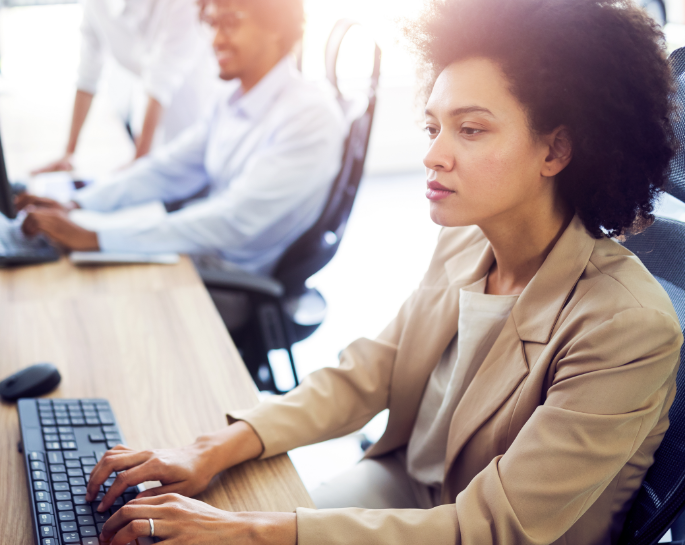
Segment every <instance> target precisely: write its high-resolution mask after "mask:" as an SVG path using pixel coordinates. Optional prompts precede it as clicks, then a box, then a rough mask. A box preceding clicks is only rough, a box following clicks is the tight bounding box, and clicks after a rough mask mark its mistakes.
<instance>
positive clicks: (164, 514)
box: [100, 494, 297, 545]
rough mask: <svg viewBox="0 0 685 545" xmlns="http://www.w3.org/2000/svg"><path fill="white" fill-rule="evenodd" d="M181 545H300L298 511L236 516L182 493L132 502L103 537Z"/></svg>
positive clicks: (121, 544) (115, 544)
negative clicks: (152, 535)
mask: <svg viewBox="0 0 685 545" xmlns="http://www.w3.org/2000/svg"><path fill="white" fill-rule="evenodd" d="M148 519H152V521H153V523H154V527H155V536H156V537H159V538H160V539H161V540H162V541H163V542H165V543H167V542H168V543H169V544H170V545H172V544H177V545H181V544H183V545H219V544H221V545H224V544H226V543H231V545H257V544H260V545H261V544H262V543H264V544H269V545H295V544H296V543H297V519H296V515H295V514H294V513H231V512H229V511H221V510H220V509H216V508H214V507H212V506H211V505H207V504H206V503H203V502H201V501H198V500H194V499H191V498H186V497H184V496H180V495H178V494H164V495H162V496H155V497H152V498H142V499H136V500H132V501H130V502H129V503H127V504H126V505H124V506H123V507H122V508H121V509H119V510H118V511H117V512H116V513H115V514H114V515H112V518H110V519H109V520H108V521H107V522H106V523H105V525H104V527H103V528H102V535H101V536H100V539H101V540H102V541H104V542H106V543H107V542H109V544H110V545H126V544H127V543H130V542H131V541H134V540H135V539H137V538H139V537H148V536H149V535H150V522H149V520H148Z"/></svg>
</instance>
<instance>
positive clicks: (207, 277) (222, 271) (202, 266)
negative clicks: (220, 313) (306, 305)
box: [193, 259, 285, 298]
mask: <svg viewBox="0 0 685 545" xmlns="http://www.w3.org/2000/svg"><path fill="white" fill-rule="evenodd" d="M193 261H194V263H195V268H196V269H197V272H198V274H199V275H200V278H202V281H203V282H204V283H205V286H207V287H208V288H214V289H225V290H232V291H246V292H252V293H257V294H260V295H268V296H271V297H275V298H280V297H282V296H283V294H284V293H285V289H284V288H283V285H282V284H281V283H280V282H278V281H277V280H274V279H273V278H268V277H266V276H259V275H256V274H252V273H249V272H246V271H243V270H242V269H239V268H237V267H234V266H232V265H230V264H228V263H225V262H223V263H218V262H216V261H212V262H209V261H207V260H202V259H197V260H193Z"/></svg>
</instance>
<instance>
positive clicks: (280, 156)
mask: <svg viewBox="0 0 685 545" xmlns="http://www.w3.org/2000/svg"><path fill="white" fill-rule="evenodd" d="M344 131H345V129H344V122H343V120H342V118H334V117H333V115H332V114H331V112H330V111H329V110H328V111H327V110H324V109H317V108H311V109H310V110H308V111H304V112H297V113H295V115H294V116H293V119H291V120H290V121H289V122H288V123H287V124H284V125H283V126H282V129H281V130H280V131H278V132H277V133H276V134H275V135H274V137H273V139H272V141H271V144H270V145H269V146H267V147H265V148H264V149H262V150H261V151H259V152H258V153H256V154H255V155H253V156H252V157H251V158H250V161H249V164H248V165H247V167H246V168H245V169H244V171H243V173H242V175H241V176H240V177H238V178H236V179H235V180H233V181H232V182H231V184H230V186H229V187H228V188H227V189H225V190H224V191H223V192H222V193H220V194H218V195H215V196H212V197H211V198H208V199H205V200H203V201H201V202H199V203H196V204H194V205H191V206H189V207H187V208H184V209H182V210H180V211H178V212H173V213H171V214H168V215H167V216H166V218H164V219H160V220H159V221H158V222H157V223H156V224H154V225H146V226H142V227H139V226H131V227H128V228H125V229H117V230H110V231H103V232H100V233H98V238H99V242H100V246H101V248H102V249H103V250H104V251H139V252H183V253H209V252H220V253H221V254H222V255H223V256H224V257H225V258H226V259H230V260H232V261H234V262H235V263H238V264H240V263H242V262H244V261H250V260H251V257H253V256H254V255H255V254H259V252H260V251H265V250H266V251H269V249H272V248H274V247H278V240H279V238H284V237H289V236H292V232H293V226H294V225H299V224H301V223H302V219H303V218H306V219H307V221H308V223H309V224H312V223H313V222H314V221H316V218H317V217H318V215H319V214H320V212H321V209H322V208H323V205H324V203H325V201H326V198H327V196H328V193H329V190H330V187H331V183H332V181H333V179H334V177H335V175H336V173H337V171H338V169H339V168H340V157H341V155H342V144H343V141H344ZM297 234H299V233H297ZM268 257H271V258H273V257H274V256H265V257H264V261H267V258H268Z"/></svg>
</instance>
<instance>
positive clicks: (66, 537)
mask: <svg viewBox="0 0 685 545" xmlns="http://www.w3.org/2000/svg"><path fill="white" fill-rule="evenodd" d="M62 542H63V543H80V542H81V538H80V537H79V535H78V534H77V533H76V532H71V533H68V534H62Z"/></svg>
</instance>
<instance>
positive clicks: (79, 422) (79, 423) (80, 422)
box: [71, 418, 86, 426]
mask: <svg viewBox="0 0 685 545" xmlns="http://www.w3.org/2000/svg"><path fill="white" fill-rule="evenodd" d="M71 425H72V426H85V425H86V420H85V419H84V418H72V419H71Z"/></svg>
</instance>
